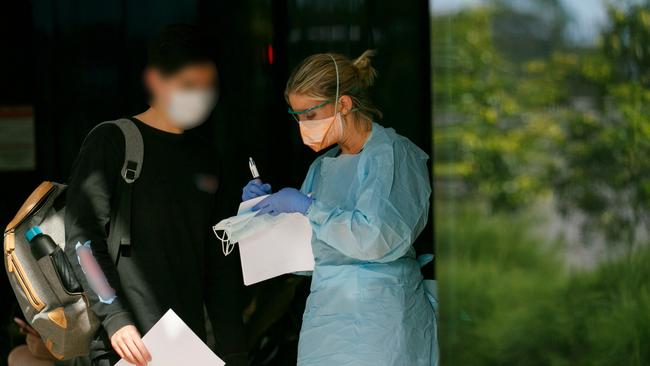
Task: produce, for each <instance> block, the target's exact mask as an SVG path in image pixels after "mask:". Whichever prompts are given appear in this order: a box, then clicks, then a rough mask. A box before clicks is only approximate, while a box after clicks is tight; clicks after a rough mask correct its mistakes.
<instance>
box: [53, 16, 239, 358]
mask: <svg viewBox="0 0 650 366" xmlns="http://www.w3.org/2000/svg"><path fill="white" fill-rule="evenodd" d="M144 76H145V83H146V86H147V88H148V90H149V92H150V94H151V103H150V105H151V107H150V108H149V109H148V110H146V111H145V112H143V113H141V114H139V115H137V116H135V117H133V118H131V120H132V121H133V122H134V123H135V124H136V126H137V127H138V129H139V130H140V133H141V134H142V138H143V142H144V151H145V153H144V161H143V165H142V171H141V174H140V177H139V178H138V180H136V181H135V182H134V183H133V190H132V192H133V193H132V210H131V241H132V244H131V247H132V249H130V250H129V253H124V254H122V255H121V256H120V258H119V260H118V261H117V264H116V263H114V262H113V260H111V257H110V255H109V253H108V249H107V227H108V226H110V224H111V223H110V217H111V214H112V213H113V210H115V209H116V207H117V203H116V191H117V186H118V184H121V183H122V182H121V179H122V178H121V177H120V171H121V169H122V164H123V161H124V154H125V152H124V151H125V141H124V137H123V135H122V132H121V131H120V129H119V128H118V127H117V126H115V125H103V126H101V127H99V128H97V129H95V130H94V131H93V132H92V133H91V134H90V135H89V136H88V137H87V138H86V141H85V142H84V144H83V146H82V147H81V151H80V153H79V156H78V158H77V161H76V162H75V165H74V168H73V173H72V176H71V179H70V184H69V187H68V193H67V197H68V198H67V208H66V222H65V226H66V254H67V255H68V258H69V259H70V261H71V263H72V264H73V265H74V266H75V271H76V273H77V276H78V277H79V278H80V280H81V281H82V283H83V285H84V289H85V290H86V292H87V294H88V296H89V301H90V303H91V305H92V308H93V311H94V312H95V314H96V315H97V316H98V317H99V319H100V321H101V324H102V328H101V329H100V332H99V334H98V336H97V337H96V340H95V341H94V342H93V344H92V345H91V355H90V356H91V358H92V359H93V363H94V364H95V365H102V366H103V365H112V364H114V363H115V362H116V361H117V360H119V358H120V357H121V358H124V359H125V360H127V361H128V362H130V363H132V364H137V365H146V364H147V362H148V361H150V360H151V355H150V354H149V352H148V351H147V349H146V347H145V345H144V344H143V343H142V340H141V335H142V334H144V333H146V332H147V331H148V330H149V329H150V328H151V327H152V326H153V325H154V324H155V323H156V322H157V321H158V320H159V319H160V318H161V317H162V315H163V314H164V313H165V312H166V311H167V310H168V309H170V308H171V309H173V310H174V311H175V312H176V313H177V314H178V315H179V316H180V317H181V318H182V319H183V320H184V321H185V322H186V323H187V324H188V326H189V327H190V328H192V329H193V330H194V332H196V333H197V334H198V335H199V337H201V338H203V339H205V334H206V330H205V320H204V304H205V307H206V308H207V311H208V314H209V317H210V320H211V323H212V326H213V329H214V330H215V335H216V339H217V351H218V353H219V356H221V357H222V358H223V359H224V360H225V361H226V362H227V364H228V366H233V365H245V364H247V355H246V350H245V341H244V331H243V325H242V317H241V311H242V304H241V299H242V296H241V287H242V286H241V284H242V279H241V271H240V270H239V267H238V263H237V262H236V261H237V259H236V257H235V259H234V260H233V257H232V256H230V257H228V258H227V259H226V257H224V256H223V255H222V254H221V252H220V251H219V250H218V248H220V247H218V246H217V244H216V242H215V240H214V237H213V235H212V230H211V226H212V224H214V223H215V222H217V221H218V217H217V215H216V192H217V189H218V187H219V165H218V164H219V160H218V159H217V156H216V154H215V153H214V152H213V151H211V149H209V148H208V145H209V144H208V142H206V141H202V140H201V139H200V137H197V136H191V134H187V133H184V131H185V130H188V129H190V128H192V127H195V126H197V125H199V124H200V123H202V122H203V121H204V120H205V119H206V118H207V117H208V115H209V113H210V111H211V110H212V108H213V106H214V103H215V99H216V83H217V68H216V64H215V62H214V59H213V57H212V55H211V52H210V44H208V42H207V41H206V38H205V37H204V36H203V35H202V34H201V33H200V32H199V31H198V30H197V29H196V28H195V27H192V26H189V25H174V26H170V27H167V28H166V29H165V30H163V31H162V32H161V33H160V34H159V36H158V37H157V38H156V39H155V40H154V41H153V42H152V44H151V47H150V50H149V60H148V67H147V69H146V70H145V75H144ZM82 266H83V269H82ZM89 268H90V270H89ZM154 357H155V355H154ZM191 361H192V360H188V365H191V364H192V362H191Z"/></svg>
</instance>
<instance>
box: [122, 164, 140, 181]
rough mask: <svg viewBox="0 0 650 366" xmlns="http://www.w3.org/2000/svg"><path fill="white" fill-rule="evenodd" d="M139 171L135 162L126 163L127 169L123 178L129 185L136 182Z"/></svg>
mask: <svg viewBox="0 0 650 366" xmlns="http://www.w3.org/2000/svg"><path fill="white" fill-rule="evenodd" d="M137 169H138V163H136V162H135V161H131V160H129V161H127V162H126V167H125V168H124V173H123V174H122V176H123V178H124V180H125V181H126V182H127V183H133V182H135V178H136V173H137Z"/></svg>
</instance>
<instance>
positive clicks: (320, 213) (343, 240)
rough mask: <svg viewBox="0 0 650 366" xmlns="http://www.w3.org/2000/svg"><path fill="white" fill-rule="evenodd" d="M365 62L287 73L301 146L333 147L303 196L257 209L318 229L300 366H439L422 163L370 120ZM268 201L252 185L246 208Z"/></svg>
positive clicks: (334, 59)
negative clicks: (295, 216) (421, 253)
mask: <svg viewBox="0 0 650 366" xmlns="http://www.w3.org/2000/svg"><path fill="white" fill-rule="evenodd" d="M370 56H372V52H371V51H366V52H365V53H364V54H363V55H362V56H361V57H359V58H358V59H356V60H354V61H352V60H349V59H348V58H346V57H344V56H342V55H336V54H317V55H313V56H311V57H309V58H307V59H306V60H304V61H303V63H302V64H301V65H300V66H299V67H298V68H297V69H296V70H295V71H294V72H293V73H292V75H291V77H290V79H289V81H288V82H287V88H286V91H285V97H286V99H287V101H288V103H289V104H290V106H291V107H290V109H289V113H291V114H292V115H294V117H296V120H297V121H298V123H299V127H300V132H301V136H302V138H303V141H304V143H305V144H306V145H308V146H309V147H311V148H312V149H314V150H315V151H320V150H322V149H324V148H327V147H330V146H332V145H336V146H335V147H334V148H332V149H330V150H329V151H327V152H326V153H324V154H323V155H322V156H320V157H319V158H318V159H316V161H314V163H313V164H312V165H311V167H310V168H309V172H308V173H307V177H306V179H305V181H304V183H303V185H302V188H301V189H300V190H297V189H293V188H284V189H282V190H280V191H278V192H277V193H274V194H272V195H270V196H269V197H267V198H266V199H264V200H262V201H261V202H260V203H259V204H258V205H256V207H254V208H253V209H254V210H259V214H271V215H276V214H279V213H283V212H286V213H288V212H300V213H302V214H304V215H306V216H307V217H308V218H309V221H310V223H311V225H312V228H313V236H312V249H313V253H314V258H315V262H316V265H315V268H314V271H313V278H312V284H311V293H310V295H309V298H308V299H307V306H306V310H305V313H304V316H303V324H302V329H301V332H300V340H299V346H298V365H300V366H321V365H322V366H324V365H328V366H330V365H337V366H340V365H354V366H363V365H369V366H379V365H388V366H393V365H395V366H396V365H400V366H402V365H409V366H420V365H421V366H425V365H427V366H428V365H437V363H438V344H437V331H436V314H435V312H436V310H435V307H434V305H435V304H436V300H435V296H434V293H433V286H432V283H430V281H424V280H423V278H422V275H421V273H420V265H421V264H422V263H421V262H423V261H422V260H420V262H418V259H417V258H416V257H415V250H414V249H413V241H414V240H415V239H416V238H417V236H418V235H419V234H420V232H421V231H422V230H423V228H424V227H425V225H426V223H427V216H428V212H429V199H430V194H431V188H430V180H429V175H428V169H427V161H428V156H427V154H425V153H424V152H423V151H422V150H421V149H419V148H418V147H417V146H416V145H415V144H413V143H412V142H411V141H409V140H408V139H407V138H405V137H403V136H400V135H398V134H397V133H396V132H395V131H394V130H393V129H389V128H384V127H382V126H381V125H379V124H377V123H373V122H372V121H373V118H374V117H380V116H381V112H379V111H378V110H377V109H376V108H375V107H374V106H373V105H372V103H371V101H370V99H369V97H368V93H367V89H368V88H369V87H370V86H371V85H372V83H373V80H374V77H375V75H376V74H375V70H374V69H373V68H372V67H371V66H370ZM267 193H270V186H269V185H268V184H263V183H262V182H261V181H260V180H259V179H257V180H252V181H251V182H249V183H248V185H247V186H246V187H244V194H243V198H244V199H250V198H253V197H256V196H259V195H262V194H267ZM259 214H258V215H259ZM426 260H427V259H425V260H424V261H426ZM428 260H430V257H429V258H428Z"/></svg>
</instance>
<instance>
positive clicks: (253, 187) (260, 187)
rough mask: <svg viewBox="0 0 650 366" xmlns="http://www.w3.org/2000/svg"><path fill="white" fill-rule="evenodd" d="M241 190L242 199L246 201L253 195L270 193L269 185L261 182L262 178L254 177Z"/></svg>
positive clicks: (253, 196)
mask: <svg viewBox="0 0 650 366" xmlns="http://www.w3.org/2000/svg"><path fill="white" fill-rule="evenodd" d="M242 191H243V192H242V195H241V199H242V201H248V200H250V199H252V198H255V197H259V196H264V195H267V194H271V185H270V184H268V183H262V180H260V179H259V178H256V179H253V180H251V181H250V182H248V184H246V186H245V187H244V189H243V190H242Z"/></svg>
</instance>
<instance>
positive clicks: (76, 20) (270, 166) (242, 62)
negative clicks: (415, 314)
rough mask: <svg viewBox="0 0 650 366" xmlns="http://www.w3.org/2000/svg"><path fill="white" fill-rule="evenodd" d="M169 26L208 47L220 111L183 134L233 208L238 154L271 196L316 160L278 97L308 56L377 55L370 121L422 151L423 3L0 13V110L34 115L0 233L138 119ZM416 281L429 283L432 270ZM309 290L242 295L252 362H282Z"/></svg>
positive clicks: (424, 245)
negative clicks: (208, 155)
mask: <svg viewBox="0 0 650 366" xmlns="http://www.w3.org/2000/svg"><path fill="white" fill-rule="evenodd" d="M178 22H183V23H192V24H198V25H201V26H203V27H204V28H205V29H206V30H207V31H208V32H209V33H210V34H211V35H212V36H214V38H215V39H216V43H215V45H214V47H216V48H217V49H218V51H219V52H218V53H219V55H220V57H219V65H218V66H219V72H220V78H221V82H220V100H219V103H218V104H217V106H216V108H215V111H214V113H213V115H212V116H211V118H210V120H209V121H208V122H207V123H205V124H204V125H203V126H201V127H199V128H198V129H197V131H195V133H202V134H207V135H211V136H213V139H212V140H213V142H214V143H215V145H216V146H217V147H218V149H219V150H220V152H221V155H222V157H223V159H224V166H225V170H224V179H225V180H229V182H230V183H231V184H229V185H226V187H225V188H224V189H225V190H226V192H224V196H225V197H226V200H227V201H228V202H232V204H233V205H234V206H235V207H236V205H237V204H238V202H239V200H240V189H241V188H240V187H241V186H243V185H244V184H245V183H246V182H247V181H248V180H249V179H250V178H249V175H250V172H249V170H248V165H247V159H248V156H253V157H254V158H255V160H256V162H257V165H258V168H259V170H260V173H261V174H262V175H263V176H264V177H265V179H266V180H267V181H269V182H270V183H272V185H273V186H274V187H275V188H281V187H284V186H293V187H299V186H300V184H301V183H302V180H303V178H304V175H305V173H306V171H307V168H308V166H309V164H310V162H311V161H312V160H313V159H314V158H315V157H316V154H315V153H313V152H312V151H311V150H309V149H308V148H307V147H305V146H304V145H303V144H302V142H301V140H300V136H299V133H298V129H297V128H296V125H295V122H293V120H292V119H291V118H290V117H288V116H287V113H286V110H287V107H286V103H285V101H284V97H283V91H284V85H285V82H286V79H287V77H288V74H289V72H290V70H291V69H292V68H294V67H295V66H296V65H297V64H298V63H299V62H300V61H301V60H302V59H303V58H304V57H306V56H308V55H310V54H312V53H318V52H339V53H343V54H345V55H348V56H350V57H352V58H354V57H357V56H358V55H360V54H361V53H362V52H363V51H364V50H365V49H368V48H372V49H376V50H377V51H378V54H377V56H376V57H375V59H374V60H373V62H374V66H375V67H376V68H377V69H378V71H379V78H378V80H377V83H376V85H375V87H374V88H373V89H372V91H371V94H372V96H373V99H374V101H375V103H376V104H377V105H378V106H379V108H380V109H381V110H382V111H383V112H384V120H383V121H381V123H382V124H383V125H385V126H390V127H394V128H395V129H396V130H397V131H398V133H400V134H402V135H405V136H407V137H408V138H410V139H411V140H412V141H414V142H415V143H416V144H417V145H419V146H420V147H421V148H422V149H423V150H425V151H427V152H431V151H432V148H431V140H432V139H431V137H432V133H431V94H430V85H431V75H430V42H429V6H428V2H427V1H424V0H421V1H416V0H411V1H400V2H394V1H370V0H366V1H364V0H310V1H305V0H279V1H270V0H266V1H263V0H257V1H255V0H248V1H199V0H194V1H191V0H184V1H171V0H156V1H153V0H138V1H135V0H131V1H129V0H121V1H115V0H113V1H81V0H78V1H72V0H49V1H47V0H43V1H24V0H21V1H18V0H16V1H5V2H3V3H2V5H0V42H1V43H0V47H1V50H2V51H1V53H0V86H1V87H0V106H15V105H28V106H33V108H34V115H35V134H36V136H35V137H36V148H37V150H36V169H35V170H34V171H26V172H13V171H12V172H7V171H0V181H1V182H2V194H1V195H0V223H8V222H9V221H10V220H11V218H12V217H13V215H14V214H15V212H16V211H17V209H18V207H19V206H20V205H21V204H22V202H23V200H24V199H25V198H26V197H27V196H28V195H29V193H30V192H31V191H32V190H33V189H34V188H35V187H36V186H37V184H38V183H39V182H40V181H42V180H53V181H59V182H65V181H66V180H67V177H68V174H69V173H70V168H71V165H72V162H73V160H74V158H75V156H76V154H77V152H78V149H79V145H80V143H81V141H82V139H83V137H84V136H85V134H86V133H87V132H88V131H89V130H90V129H91V128H92V127H93V126H94V125H96V124H97V123H99V122H101V121H104V120H109V119H115V118H118V117H121V116H128V115H133V114H136V113H139V112H141V111H143V110H144V109H146V108H147V104H146V95H145V92H144V89H143V87H142V80H141V72H142V69H143V66H144V64H145V62H146V45H147V42H148V40H149V39H150V38H151V37H152V35H154V34H155V33H156V32H157V31H159V30H160V29H161V28H163V27H164V26H165V25H167V24H171V23H178ZM292 122H293V123H292ZM342 189H345V188H344V187H342ZM430 221H432V220H430ZM432 234H433V228H432V227H431V225H430V226H429V228H428V229H427V230H425V232H424V233H423V234H422V236H421V237H420V238H419V240H418V243H417V247H418V250H419V251H420V252H424V251H428V252H430V251H431V250H432V246H433V245H432V243H433V239H432V236H433V235H432ZM425 272H426V273H425V275H426V276H427V277H431V276H433V267H432V266H431V267H429V268H427V269H426V271H425ZM308 288H309V284H308V279H307V280H305V279H302V278H297V277H295V276H285V277H281V278H278V279H275V280H271V281H266V282H265V283H264V284H262V285H259V286H253V287H250V288H249V292H250V296H251V299H252V298H255V299H257V301H256V304H257V307H256V309H257V310H256V311H253V312H252V315H251V316H250V319H249V327H250V328H251V329H250V330H251V334H252V337H251V341H250V347H251V350H252V352H253V353H254V354H255V357H256V361H255V362H256V364H269V365H271V364H274V365H276V364H277V365H285V364H287V365H289V364H295V345H296V342H297V338H296V337H297V330H298V329H299V326H300V324H299V323H300V322H299V319H300V317H301V312H302V306H304V298H305V296H306V294H307V293H308ZM0 296H1V297H0V298H1V303H0V308H1V309H0V337H1V338H0V357H1V360H2V361H0V365H2V364H3V363H4V362H5V360H6V354H7V353H8V350H9V349H11V347H13V346H15V344H16V342H20V341H21V339H20V338H19V337H15V329H14V328H13V326H12V325H11V318H12V317H13V316H14V315H15V312H16V311H18V310H17V309H16V308H15V307H14V298H13V293H12V292H11V289H10V288H9V287H8V286H7V279H6V276H0ZM264 338H265V339H266V340H267V342H265V343H266V345H265V346H264V347H262V346H260V343H261V341H260V340H261V339H264ZM292 357H293V358H292ZM263 359H266V360H263Z"/></svg>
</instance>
